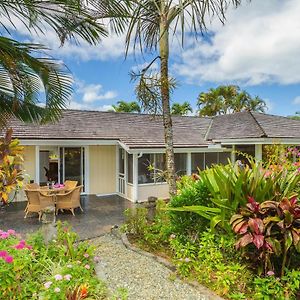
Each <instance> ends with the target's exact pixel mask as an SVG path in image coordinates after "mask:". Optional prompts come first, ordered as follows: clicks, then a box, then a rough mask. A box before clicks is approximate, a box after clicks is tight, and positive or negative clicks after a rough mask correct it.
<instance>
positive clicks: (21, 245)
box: [14, 243, 25, 250]
mask: <svg viewBox="0 0 300 300" xmlns="http://www.w3.org/2000/svg"><path fill="white" fill-rule="evenodd" d="M14 248H15V249H18V250H21V249H24V248H25V245H24V244H20V243H19V244H18V245H16V246H14Z"/></svg>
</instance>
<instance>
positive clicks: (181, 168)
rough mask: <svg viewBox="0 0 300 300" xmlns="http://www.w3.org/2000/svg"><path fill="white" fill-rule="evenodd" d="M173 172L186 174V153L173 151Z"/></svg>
mask: <svg viewBox="0 0 300 300" xmlns="http://www.w3.org/2000/svg"><path fill="white" fill-rule="evenodd" d="M175 172H176V175H177V176H182V175H186V153H175Z"/></svg>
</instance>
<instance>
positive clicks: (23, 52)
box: [0, 0, 118, 126]
mask: <svg viewBox="0 0 300 300" xmlns="http://www.w3.org/2000/svg"><path fill="white" fill-rule="evenodd" d="M88 2H89V1H87V0H86V1H81V0H49V1H41V0H14V1H11V0H0V14H1V19H0V27H2V32H5V31H6V33H7V34H10V31H9V29H8V27H14V28H15V29H16V30H17V28H16V27H15V24H14V20H15V19H16V18H17V19H19V20H20V21H21V22H22V23H23V24H24V25H25V27H26V28H27V29H28V32H29V33H30V32H33V31H34V32H38V33H39V34H44V31H45V29H46V28H47V29H49V28H50V29H52V30H54V31H55V32H56V33H57V35H58V36H59V38H60V40H61V43H62V44H63V43H64V41H66V40H75V42H80V40H85V41H87V42H88V43H90V44H96V43H97V42H99V41H100V39H101V37H103V36H107V34H108V33H107V31H106V29H105V26H104V24H103V23H99V21H98V22H97V21H96V20H95V16H94V14H93V12H92V11H91V9H90V8H88V6H87V4H88ZM108 3H109V4H108ZM94 8H95V9H97V18H98V19H99V18H105V17H106V16H109V15H110V14H111V12H112V11H114V12H116V11H118V6H117V5H115V1H114V0H111V1H100V2H99V3H98V2H97V3H96V1H95V3H94ZM8 24H9V25H8ZM113 25H114V24H113ZM115 28H116V30H118V27H117V26H115ZM45 50H46V49H45V47H44V46H43V45H39V44H32V43H21V42H18V41H16V40H14V39H12V38H8V37H7V35H6V36H0V116H1V118H0V120H1V121H0V123H1V124H0V126H1V125H2V126H3V125H5V123H6V121H7V120H8V119H9V118H10V117H12V116H14V117H17V118H19V119H21V120H22V121H38V122H41V121H42V122H44V121H53V120H56V119H57V118H58V117H59V115H60V111H61V109H63V108H65V107H66V106H67V104H68V101H69V99H70V96H71V93H72V78H71V76H70V74H69V72H68V70H67V68H66V66H65V65H63V64H62V63H60V62H59V61H56V60H54V59H51V58H49V56H47V55H46V54H45ZM41 99H43V101H41ZM40 102H42V103H40Z"/></svg>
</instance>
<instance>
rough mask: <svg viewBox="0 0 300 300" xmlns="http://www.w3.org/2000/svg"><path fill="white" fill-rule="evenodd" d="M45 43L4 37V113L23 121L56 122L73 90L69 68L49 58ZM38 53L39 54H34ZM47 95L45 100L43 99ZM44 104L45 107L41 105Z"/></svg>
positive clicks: (0, 50) (0, 79)
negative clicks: (18, 40)
mask: <svg viewBox="0 0 300 300" xmlns="http://www.w3.org/2000/svg"><path fill="white" fill-rule="evenodd" d="M44 49H45V48H44V47H43V46H42V45H36V44H29V43H19V42H17V41H15V40H12V39H9V38H5V37H0V103H1V111H0V114H1V116H5V117H2V119H3V120H5V119H6V118H8V117H9V116H15V117H17V118H20V119H21V120H23V121H35V122H45V121H55V120H57V118H58V117H59V116H60V111H61V109H63V108H66V106H67V104H68V101H69V99H70V96H71V93H72V78H71V76H70V75H69V73H68V71H67V69H66V67H65V66H64V65H63V64H61V63H59V62H57V61H54V60H51V59H49V58H46V57H39V58H37V57H36V56H37V55H38V54H39V55H41V54H43V52H42V51H43V50H44ZM34 55H35V56H34ZM43 95H44V101H40V99H41V98H42V97H43ZM41 105H43V106H41Z"/></svg>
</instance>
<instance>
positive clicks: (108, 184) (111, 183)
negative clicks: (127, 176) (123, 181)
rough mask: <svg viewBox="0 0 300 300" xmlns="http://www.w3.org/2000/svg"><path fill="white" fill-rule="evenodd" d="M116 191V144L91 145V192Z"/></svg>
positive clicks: (109, 192)
mask: <svg viewBox="0 0 300 300" xmlns="http://www.w3.org/2000/svg"><path fill="white" fill-rule="evenodd" d="M113 193H116V146H89V194H113Z"/></svg>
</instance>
